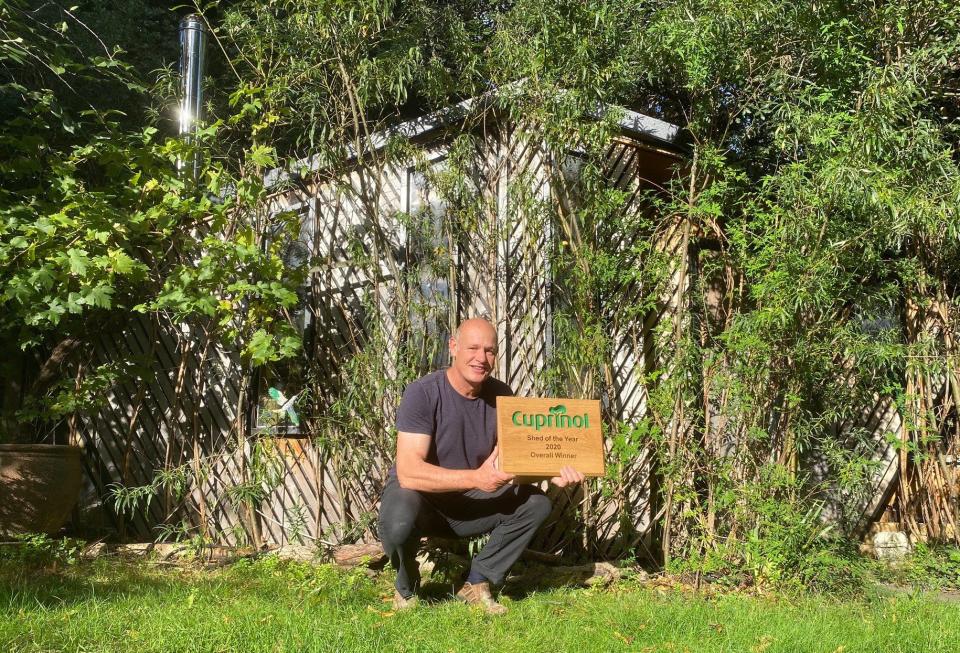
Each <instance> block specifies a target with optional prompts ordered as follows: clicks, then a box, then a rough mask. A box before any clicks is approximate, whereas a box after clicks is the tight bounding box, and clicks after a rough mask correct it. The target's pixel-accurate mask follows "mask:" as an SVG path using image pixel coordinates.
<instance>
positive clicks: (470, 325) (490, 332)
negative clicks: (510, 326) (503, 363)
mask: <svg viewBox="0 0 960 653" xmlns="http://www.w3.org/2000/svg"><path fill="white" fill-rule="evenodd" d="M450 356H451V357H452V358H453V365H452V367H453V370H454V372H455V373H457V374H458V375H459V376H460V377H462V378H463V380H464V381H466V382H467V383H469V384H470V385H472V386H474V387H479V386H480V384H482V383H483V382H484V381H485V380H486V379H487V377H488V376H490V373H491V372H492V371H493V365H494V363H495V362H496V360H497V332H496V330H494V328H493V325H492V324H490V323H489V322H487V321H485V320H468V321H467V322H464V323H463V324H462V325H461V327H460V338H459V339H457V338H450Z"/></svg>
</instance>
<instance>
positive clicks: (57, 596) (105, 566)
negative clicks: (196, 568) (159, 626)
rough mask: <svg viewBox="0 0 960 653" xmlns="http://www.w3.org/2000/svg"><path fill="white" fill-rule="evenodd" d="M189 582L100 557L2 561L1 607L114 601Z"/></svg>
mask: <svg viewBox="0 0 960 653" xmlns="http://www.w3.org/2000/svg"><path fill="white" fill-rule="evenodd" d="M189 582H195V581H188V580H187V579H183V578H180V577H178V576H175V575H173V574H163V575H161V574H159V573H157V571H155V570H152V569H149V568H147V567H144V566H143V563H142V562H131V561H124V560H110V561H104V560H96V561H91V562H80V563H76V564H72V565H50V566H25V565H23V564H22V563H21V562H17V561H8V560H0V609H4V610H9V609H11V608H15V607H19V606H26V605H29V606H31V607H36V606H40V607H42V608H44V609H59V608H63V607H70V606H74V605H77V604H80V603H83V602H86V601H89V600H91V599H96V600H98V601H101V600H104V599H106V600H110V599H114V598H121V597H123V598H130V597H131V596H137V595H147V594H161V593H164V592H169V591H171V590H173V589H178V588H181V587H184V586H185V585H186V584H188V583H189Z"/></svg>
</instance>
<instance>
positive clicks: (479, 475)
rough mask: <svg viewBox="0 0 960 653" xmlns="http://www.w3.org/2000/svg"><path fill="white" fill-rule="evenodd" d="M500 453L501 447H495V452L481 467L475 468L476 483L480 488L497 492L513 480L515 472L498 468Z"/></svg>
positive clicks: (484, 490)
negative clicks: (506, 471)
mask: <svg viewBox="0 0 960 653" xmlns="http://www.w3.org/2000/svg"><path fill="white" fill-rule="evenodd" d="M499 455H500V447H494V448H493V453H491V454H490V456H489V457H488V458H487V459H486V460H485V461H483V464H482V465H480V467H478V468H477V469H475V470H474V472H473V474H474V479H475V485H476V488H477V489H478V490H481V491H483V492H496V491H497V490H499V489H500V488H501V487H503V486H504V485H506V484H507V483H509V482H510V481H512V480H513V474H505V473H504V472H501V471H500V470H499V469H497V457H498V456H499Z"/></svg>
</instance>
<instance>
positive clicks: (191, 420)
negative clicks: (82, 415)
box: [82, 100, 685, 555]
mask: <svg viewBox="0 0 960 653" xmlns="http://www.w3.org/2000/svg"><path fill="white" fill-rule="evenodd" d="M477 115H481V116H482V119H480V120H476V118H475V116H477ZM471 116H474V118H473V119H471ZM597 119H598V120H606V121H608V122H610V121H616V129H615V131H616V132H617V133H616V134H615V135H614V137H613V138H612V139H611V140H610V142H609V145H608V147H607V148H606V151H605V152H604V153H603V157H602V177H603V184H604V185H605V186H607V187H608V188H609V189H612V190H615V191H616V192H618V193H621V194H623V197H622V198H621V199H622V201H623V204H622V206H623V209H622V210H623V211H625V212H628V213H629V212H636V213H638V214H640V213H643V212H650V211H652V210H654V209H653V204H652V202H651V200H650V197H649V196H648V192H649V191H651V190H656V189H660V190H661V191H664V192H666V189H667V187H668V186H669V184H670V183H671V180H672V179H674V178H675V177H676V176H677V175H678V173H679V170H680V168H681V166H682V165H683V156H682V147H681V146H680V144H679V142H678V129H677V128H676V127H675V126H673V125H670V124H668V123H665V122H663V121H661V120H658V119H656V118H652V117H650V116H646V115H643V114H640V113H636V112H632V111H622V112H618V114H617V115H616V116H615V117H614V116H611V115H607V116H598V117H597ZM467 125H469V126H467ZM357 149H358V150H360V149H363V150H364V153H363V154H362V155H358V154H357V153H356V152H354V153H350V154H349V155H348V159H350V161H349V162H348V164H347V165H345V166H338V167H337V170H338V171H339V172H337V173H336V174H331V173H330V171H329V169H328V168H327V167H325V166H324V164H323V163H322V162H321V161H319V160H317V158H316V157H314V158H312V159H306V160H303V161H300V162H298V163H297V164H296V165H294V166H292V167H291V168H290V169H289V170H287V171H280V170H275V171H273V172H271V173H270V174H269V175H268V176H267V184H268V185H269V186H270V187H271V188H274V189H275V190H274V192H273V194H272V196H271V200H270V203H269V207H267V208H266V209H265V210H267V211H269V212H271V213H274V214H275V213H277V212H282V213H284V214H285V215H288V216H289V217H290V219H292V220H296V221H298V223H299V224H300V225H301V227H300V229H299V233H300V237H299V239H297V240H296V241H286V242H282V243H277V246H278V247H281V248H282V249H283V251H284V256H285V257H286V258H287V259H288V260H289V259H293V260H295V261H296V262H297V263H298V264H302V265H303V267H304V268H305V270H306V271H307V274H306V275H305V281H304V285H303V287H302V289H301V293H300V295H301V296H300V302H299V304H298V309H297V311H296V314H294V315H290V316H289V317H290V319H291V320H293V321H294V322H295V323H296V324H297V325H298V327H299V329H300V332H301V333H302V336H303V342H304V356H303V357H302V358H301V359H297V360H296V361H294V362H292V363H285V364H284V365H282V366H280V367H271V366H267V367H264V368H262V369H256V370H252V369H246V368H244V367H243V366H242V365H240V363H239V361H238V359H237V358H236V356H234V355H231V354H230V353H228V352H224V351H220V350H219V349H217V348H216V347H214V346H208V347H206V348H204V349H203V350H197V349H196V348H195V347H192V346H191V345H190V342H191V333H190V330H189V328H187V327H185V328H184V330H183V332H182V333H179V334H169V333H168V334H161V333H158V332H156V330H155V329H154V330H151V328H150V326H149V325H146V324H138V325H137V326H136V327H135V328H131V329H127V330H126V331H124V332H123V334H122V335H120V336H116V337H107V336H104V339H103V342H102V347H101V350H102V352H103V355H104V356H105V357H106V358H113V359H120V358H122V359H127V360H130V361H134V364H140V365H145V366H148V367H150V366H155V369H156V374H155V375H153V376H151V377H150V382H149V383H148V384H141V385H140V386H139V387H133V386H126V385H120V386H118V387H116V388H114V389H113V390H112V394H111V396H110V401H109V402H108V405H107V406H106V407H105V408H103V409H102V410H101V411H100V413H99V414H98V415H97V416H96V417H95V418H94V419H92V420H90V421H89V422H87V423H85V424H84V425H83V429H82V431H83V436H84V441H85V444H86V448H87V462H88V472H89V475H90V478H91V479H92V484H91V486H90V487H89V491H88V496H87V497H86V500H85V502H84V503H85V505H86V508H85V509H86V510H87V511H93V512H91V513H90V515H91V517H92V516H93V515H95V514H98V513H99V514H101V515H102V517H100V518H95V519H94V521H97V519H105V520H107V521H112V520H117V519H122V518H120V517H118V516H117V514H116V512H115V506H114V505H113V501H112V499H111V498H110V496H111V495H110V490H111V488H112V487H114V486H115V485H122V486H124V487H137V486H141V487H145V486H149V485H150V484H151V482H155V481H154V480H153V479H155V478H156V475H157V473H158V472H159V473H160V475H161V478H163V477H164V475H167V478H166V479H165V480H166V481H168V483H167V484H166V486H165V487H166V489H165V490H164V491H163V492H162V493H160V494H161V496H159V498H158V499H156V500H154V501H151V502H149V503H147V502H144V504H143V506H142V508H141V509H140V510H139V512H137V514H136V517H135V518H134V519H133V520H132V521H130V522H125V523H123V524H122V526H121V525H120V523H119V522H114V526H115V527H117V528H120V529H121V530H123V531H125V534H126V535H127V536H130V535H133V534H136V536H137V537H141V538H151V539H152V538H154V537H156V535H157V532H156V531H155V526H156V525H157V524H167V525H168V526H166V528H167V529H174V530H175V529H179V530H180V534H181V535H186V534H193V535H202V536H203V538H204V539H205V540H208V541H218V542H225V543H231V544H236V543H245V542H251V543H252V542H257V543H275V544H282V543H286V542H289V541H299V540H302V541H304V542H306V541H323V542H327V543H335V542H339V541H341V540H345V539H356V538H357V537H361V536H363V535H369V527H370V520H371V516H372V515H373V511H374V510H375V507H376V503H377V497H378V493H379V490H380V488H381V486H382V483H383V480H384V478H385V475H386V472H387V470H388V468H389V464H390V461H391V458H392V450H391V449H392V444H391V435H390V431H391V427H392V425H391V423H390V422H391V420H392V415H393V411H394V410H395V406H396V403H397V401H398V400H399V392H401V391H402V385H403V382H405V380H407V379H409V377H410V375H411V373H413V371H414V370H426V369H431V368H434V367H436V366H438V365H442V364H444V363H445V360H446V340H447V338H448V337H449V334H450V332H451V328H452V326H453V325H455V324H456V323H457V322H458V321H459V320H461V319H464V318H466V317H468V316H486V317H488V318H489V319H491V320H492V321H493V322H494V323H495V324H496V325H497V328H498V332H499V338H500V354H499V360H498V368H497V370H496V371H495V374H496V375H497V376H498V377H499V378H502V379H503V380H504V381H506V382H507V383H508V384H510V385H511V387H512V388H513V389H514V391H515V392H516V393H518V394H521V395H533V394H538V393H539V394H541V395H542V394H544V393H545V392H547V391H548V390H553V391H556V390H558V388H556V386H552V387H551V386H550V380H549V378H547V376H545V375H548V367H549V366H550V361H551V356H552V355H553V353H554V347H555V341H556V339H557V338H559V337H563V335H562V334H558V333H557V332H556V330H557V324H556V321H555V318H554V313H553V312H554V310H556V308H557V306H558V297H557V296H556V293H555V284H556V283H557V282H558V272H557V270H556V263H555V260H554V256H553V253H554V252H556V251H557V250H558V249H560V248H564V247H577V246H579V245H581V244H582V243H586V242H588V241H591V242H592V241H593V240H594V239H595V238H597V237H601V238H605V239H609V238H611V237H613V238H616V239H617V240H616V241H611V242H607V243H606V245H607V246H609V247H612V248H613V249H615V250H619V251H621V253H624V252H629V251H630V249H631V245H632V242H631V241H632V240H633V239H635V238H640V237H643V238H651V237H655V238H656V240H657V243H658V249H660V250H662V251H663V252H664V253H665V254H669V255H670V256H672V255H673V254H675V253H676V252H677V250H678V249H679V248H680V247H682V246H683V245H684V233H683V229H682V228H681V227H680V223H679V222H676V224H675V225H674V226H675V227H676V228H674V229H670V230H667V231H665V232H663V233H659V234H646V235H643V236H641V234H640V233H629V232H624V233H621V234H610V233H605V234H601V233H585V232H583V231H582V230H583V229H584V228H585V227H586V228H589V229H593V230H594V231H595V230H596V226H595V225H594V226H590V225H589V224H588V222H585V221H583V220H582V219H581V217H580V216H578V215H577V210H578V207H577V202H578V194H579V193H581V192H582V191H581V189H582V186H583V184H584V180H583V179H582V178H581V168H582V166H583V153H582V152H580V151H578V149H577V144H576V143H571V144H570V146H569V147H567V148H565V149H564V150H563V151H560V152H558V151H556V150H555V149H551V148H549V147H547V146H546V144H545V142H544V140H543V138H542V135H539V134H538V133H537V131H536V129H534V128H531V127H522V126H520V125H518V124H517V123H516V122H515V121H511V120H509V119H506V118H504V117H501V116H498V115H497V114H496V112H494V111H491V110H490V109H489V107H482V108H480V109H479V110H478V101H474V100H468V101H466V102H463V103H461V104H460V105H457V106H455V107H452V108H450V109H449V110H446V111H443V112H440V113H436V114H431V115H429V116H426V117H423V118H419V119H415V120H411V121H409V122H405V123H402V124H400V125H398V126H395V127H393V128H391V129H389V130H385V131H384V132H381V133H378V134H374V135H371V136H370V137H369V138H367V139H364V140H363V141H360V140H359V139H358V142H357ZM396 149H403V150H404V156H403V157H402V161H401V163H400V164H397V163H396V162H395V161H394V160H392V159H391V157H390V156H389V154H390V151H391V150H396ZM455 167H456V168H457V171H456V173H455V172H454V168H455ZM464 172H465V174H463V173H464ZM555 211H559V212H560V214H561V215H566V216H568V217H569V219H567V220H559V221H558V220H555V219H551V218H550V216H551V215H552V214H553V213H554V212H555ZM566 273H569V271H567V272H566ZM574 273H575V271H574ZM683 277H684V275H683V273H681V272H680V271H679V269H678V270H677V271H676V273H675V274H674V275H673V280H672V282H671V286H672V287H671V288H670V289H669V290H668V291H667V292H666V293H665V294H664V297H663V301H662V302H661V303H660V305H659V306H651V307H649V308H648V309H647V310H645V311H644V314H643V315H642V316H641V317H640V319H632V318H631V319H628V320H627V319H619V318H618V317H617V311H615V310H614V309H615V308H616V306H617V305H620V304H623V303H629V302H631V292H637V291H638V288H631V287H624V288H622V289H620V291H619V293H618V295H617V296H616V297H609V298H607V297H605V298H602V299H601V298H597V299H598V300H600V301H598V303H597V305H596V309H597V310H598V311H601V312H603V313H604V315H605V316H606V317H607V318H609V319H606V320H604V324H605V325H606V327H607V328H608V329H610V330H611V331H610V335H611V336H613V337H614V339H615V340H616V341H617V342H619V343H621V344H620V346H618V348H617V350H616V351H615V352H614V356H613V359H612V360H611V361H610V366H609V369H608V373H607V375H606V376H607V378H605V379H602V380H600V379H583V383H584V384H585V386H584V387H581V388H569V391H571V392H574V391H581V392H582V391H587V392H592V393H594V394H595V396H601V397H602V400H603V405H604V410H605V411H607V412H608V413H610V414H613V415H616V417H617V418H618V419H625V420H630V419H632V418H636V417H638V416H639V415H641V414H642V412H643V410H644V402H645V396H644V387H643V383H642V381H641V380H642V377H643V375H644V374H645V370H646V371H649V370H650V369H653V368H654V367H655V366H656V364H655V360H654V359H655V358H656V356H657V354H656V350H655V347H654V345H653V336H652V334H653V331H654V329H655V328H656V326H657V325H658V324H661V323H662V322H663V321H664V319H665V315H669V314H670V312H671V306H672V304H673V299H672V297H671V296H672V295H674V294H676V293H677V292H679V289H680V287H681V286H682V285H683V284H684V283H685V281H684V278H683ZM411 334H418V335H411ZM414 340H416V342H414ZM399 352H402V356H401V355H400V353H399ZM371 356H373V357H380V358H379V359H378V360H377V361H376V362H373V363H372V362H371V361H370V360H369V359H370V357H371ZM401 358H402V359H403V360H401ZM304 361H309V362H304ZM358 361H360V362H362V363H363V366H361V365H359V364H358ZM370 370H379V374H378V375H376V377H375V378H374V377H369V376H364V377H363V378H357V377H355V376H352V375H354V374H369V373H370ZM270 387H276V388H278V389H279V390H281V392H283V393H286V395H288V396H290V397H291V398H295V401H294V406H295V407H296V409H297V410H298V411H299V413H300V414H301V415H302V418H303V419H302V421H301V423H300V425H299V426H294V425H293V424H291V423H290V422H289V420H286V419H284V418H283V415H281V414H280V413H277V412H275V411H273V410H271V409H270V408H269V407H268V406H269V400H268V399H267V390H268V388H270ZM365 392H366V393H373V394H375V395H376V396H374V397H363V398H362V399H361V398H359V395H360V394H362V393H365ZM350 402H353V403H352V404H351V403H350ZM358 404H363V406H362V408H361V407H359V406H358ZM348 414H349V415H352V418H353V419H355V420H358V423H355V424H344V423H342V420H343V419H345V416H346V415H348ZM338 420H340V421H339V423H338ZM361 422H362V423H361ZM164 470H166V471H164ZM171 470H176V471H174V472H171ZM171 473H172V474H173V475H174V476H176V475H177V474H179V475H180V476H181V477H182V479H183V481H182V483H181V484H180V485H179V486H178V485H177V483H176V482H173V483H172V484H171V483H169V481H170V480H171V478H170V477H169V475H170V474H171ZM188 479H190V480H188ZM617 479H618V480H617V483H616V487H615V488H612V491H611V488H607V487H604V488H603V489H598V491H597V493H596V496H591V497H587V500H586V502H585V503H584V506H586V511H587V512H585V514H584V517H585V518H586V519H587V520H588V521H589V522H590V523H591V524H592V527H591V528H588V529H586V530H584V531H579V530H578V529H570V528H569V525H568V524H565V523H564V524H563V525H562V527H561V528H558V529H556V532H553V533H546V534H545V538H546V540H547V542H545V543H544V544H545V547H546V548H550V549H554V550H558V549H561V548H563V547H564V546H565V545H568V544H569V543H570V542H572V541H578V542H579V544H578V546H588V547H589V548H597V547H599V548H600V552H601V553H603V554H606V555H616V554H617V553H618V552H622V551H625V550H630V549H633V548H635V547H636V546H637V545H638V543H640V542H644V543H646V544H649V538H650V535H651V533H650V532H649V525H650V524H651V518H650V517H651V511H653V510H655V507H654V506H653V505H651V503H650V496H651V494H650V490H651V487H650V483H651V480H652V479H651V478H650V476H649V465H648V463H647V461H646V460H645V458H643V457H640V458H639V459H637V460H636V462H635V463H634V464H633V465H631V466H630V469H620V470H618V473H617ZM174 481H175V479H174ZM171 488H173V489H172V490H171ZM178 488H179V490H180V495H179V496H176V495H177V489H178ZM145 491H146V490H145ZM567 498H568V499H569V500H570V501H573V500H574V498H573V497H567ZM576 500H577V501H579V500H580V497H576ZM118 506H119V504H118ZM119 507H122V506H119ZM569 507H570V506H569V505H567V503H565V502H563V501H561V502H558V503H557V510H558V516H559V514H561V513H563V512H564V511H566V510H567V509H568V508H569ZM100 508H102V509H103V510H100ZM625 516H628V519H625ZM554 521H555V523H562V522H563V521H564V520H559V519H558V520H554ZM625 523H629V524H630V529H629V533H627V532H625V531H623V528H622V527H623V525H624V524H625ZM103 525H104V526H106V525H107V523H103ZM170 525H172V526H170ZM171 532H172V531H171Z"/></svg>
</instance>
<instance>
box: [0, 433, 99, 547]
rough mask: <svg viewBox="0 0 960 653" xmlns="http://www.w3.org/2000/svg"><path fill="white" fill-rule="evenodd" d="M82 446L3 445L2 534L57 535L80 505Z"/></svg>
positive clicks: (0, 481)
mask: <svg viewBox="0 0 960 653" xmlns="http://www.w3.org/2000/svg"><path fill="white" fill-rule="evenodd" d="M81 453H82V452H81V450H80V447H73V446H66V445H52V444H0V534H4V535H13V534H16V533H50V534H53V533H56V532H57V531H58V530H60V528H61V527H62V526H63V524H64V523H65V522H66V521H67V517H69V516H70V511H71V510H73V506H74V505H75V504H76V503H77V497H79V495H80V485H81V482H82V480H83V476H82V470H81V465H80V456H81Z"/></svg>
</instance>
